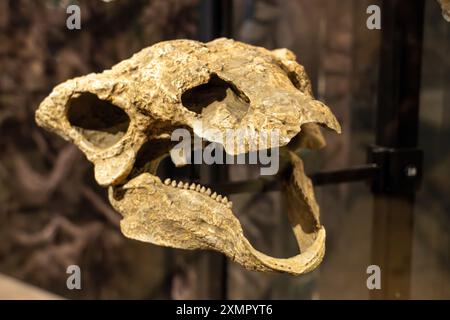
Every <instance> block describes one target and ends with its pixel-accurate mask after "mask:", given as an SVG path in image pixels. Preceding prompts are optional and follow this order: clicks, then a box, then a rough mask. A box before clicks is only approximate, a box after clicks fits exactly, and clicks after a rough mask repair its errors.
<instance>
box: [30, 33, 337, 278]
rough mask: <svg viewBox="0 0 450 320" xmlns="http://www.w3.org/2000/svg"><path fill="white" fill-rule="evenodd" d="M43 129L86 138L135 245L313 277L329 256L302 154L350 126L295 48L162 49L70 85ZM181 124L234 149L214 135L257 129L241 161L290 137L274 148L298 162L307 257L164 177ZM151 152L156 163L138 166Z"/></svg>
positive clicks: (209, 195)
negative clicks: (256, 234) (267, 135)
mask: <svg viewBox="0 0 450 320" xmlns="http://www.w3.org/2000/svg"><path fill="white" fill-rule="evenodd" d="M36 121H37V123H38V124H39V125H40V126H42V127H44V128H46V129H48V130H51V131H53V132H56V133H57V134H59V135H60V136H62V137H63V138H65V139H67V140H70V141H72V142H74V143H75V144H76V145H77V146H78V147H79V148H80V149H81V150H82V151H83V152H84V153H85V155H86V157H87V158H88V159H89V160H90V161H91V162H93V164H94V166H95V178H96V180H97V182H98V183H99V184H100V185H102V186H105V187H106V186H108V187H109V200H110V202H111V204H112V206H113V207H114V208H115V209H116V210H117V211H119V212H120V213H121V214H122V216H123V219H122V221H121V230H122V232H123V234H124V235H125V236H127V237H129V238H132V239H137V240H141V241H145V242H151V243H154V244H158V245H163V246H169V247H175V248H183V249H212V250H217V251H220V252H223V253H224V254H225V255H227V256H228V257H229V258H230V259H232V260H234V261H236V262H238V263H240V264H241V265H243V266H244V267H246V268H248V269H251V270H257V271H281V272H288V273H291V274H295V275H298V274H302V273H305V272H308V271H311V270H313V269H314V268H315V267H316V266H318V264H319V263H320V262H321V260H322V258H323V255H324V250H325V229H324V228H323V226H321V224H320V221H319V209H318V206H317V203H316V201H315V198H314V194H313V190H312V184H311V181H310V180H309V179H308V178H307V177H306V176H305V175H304V170H303V164H302V161H301V160H300V158H299V156H298V155H297V154H296V153H295V150H296V149H298V148H319V147H321V146H323V145H324V139H323V137H322V135H321V133H320V129H319V128H318V126H317V125H318V124H319V125H322V126H325V127H328V128H330V129H333V130H335V131H337V132H340V126H339V123H338V122H337V120H336V119H335V117H334V116H333V114H332V113H331V112H330V110H329V108H328V107H327V106H325V105H324V104H323V103H321V102H319V101H317V100H315V99H314V98H313V96H312V93H311V87H310V83H309V80H308V77H307V75H306V73H305V71H304V69H303V67H302V66H301V65H299V64H298V63H297V62H296V61H295V55H294V54H293V53H292V52H291V51H289V50H287V49H278V50H273V51H269V50H266V49H264V48H259V47H255V46H251V45H247V44H244V43H240V42H237V41H233V40H229V39H217V40H214V41H211V42H209V43H200V42H197V41H191V40H174V41H167V42H161V43H158V44H156V45H153V46H151V47H149V48H146V49H143V50H142V51H140V52H138V53H137V54H135V55H134V56H133V57H131V58H130V59H128V60H124V61H122V62H120V63H119V64H117V65H115V66H114V67H113V68H112V69H111V70H105V71H104V72H102V73H98V74H89V75H86V76H83V77H79V78H75V79H71V80H68V81H66V82H64V83H62V84H60V85H58V86H57V87H55V88H54V90H53V91H52V93H51V94H50V95H49V96H48V97H47V98H46V99H45V100H44V101H43V102H42V103H41V105H40V106H39V108H38V110H37V112H36ZM177 128H187V129H189V130H191V131H192V132H193V133H195V134H196V135H197V136H199V137H201V138H203V139H205V140H207V141H210V142H216V143H223V141H222V140H221V138H220V136H217V135H212V134H210V130H208V129H215V130H216V132H217V131H218V132H223V131H225V130H227V129H245V130H244V131H243V132H244V134H243V137H242V138H243V140H244V141H245V143H244V144H243V147H242V148H241V149H239V150H238V149H237V148H231V147H229V146H227V145H224V148H225V150H226V151H227V152H228V153H230V154H236V153H241V152H249V151H256V150H259V149H260V148H267V146H262V145H255V144H252V143H250V142H251V139H253V137H254V136H255V135H257V134H258V133H259V132H261V131H263V130H265V131H270V130H278V132H279V137H280V139H279V141H278V142H277V145H271V146H270V147H272V148H273V147H279V148H280V151H281V152H280V154H281V155H282V156H283V158H284V159H285V160H286V161H289V162H290V163H291V166H292V171H291V173H290V174H289V176H288V177H287V178H286V179H285V183H284V192H283V193H284V194H285V196H286V200H287V203H288V205H287V211H288V212H287V214H288V218H289V220H290V223H291V225H292V228H293V231H294V234H295V236H296V239H297V241H298V244H299V249H300V252H301V253H300V254H298V255H296V256H294V257H291V258H288V259H277V258H272V257H269V256H267V255H265V254H263V253H261V252H259V251H257V250H256V249H254V248H253V247H252V245H251V244H250V243H249V241H248V240H247V239H246V238H245V237H244V235H243V230H242V227H241V225H240V223H239V221H238V219H237V218H236V217H235V216H234V214H233V211H232V205H231V202H229V201H228V200H227V198H226V197H225V198H222V196H217V195H216V194H215V192H214V191H211V190H210V189H209V188H206V187H202V186H200V185H196V184H188V183H186V182H177V181H171V180H170V179H167V180H166V181H164V182H163V181H161V179H160V178H159V177H158V176H157V175H156V169H157V167H158V163H159V161H160V160H161V159H162V158H163V157H164V156H166V155H167V154H168V153H169V151H170V149H171V148H172V146H173V143H171V141H170V136H171V133H172V132H173V131H174V130H175V129H177ZM241 132H242V131H241ZM142 152H145V153H146V158H145V159H146V160H148V162H147V163H145V164H144V165H143V164H138V163H137V162H136V158H137V155H138V153H142Z"/></svg>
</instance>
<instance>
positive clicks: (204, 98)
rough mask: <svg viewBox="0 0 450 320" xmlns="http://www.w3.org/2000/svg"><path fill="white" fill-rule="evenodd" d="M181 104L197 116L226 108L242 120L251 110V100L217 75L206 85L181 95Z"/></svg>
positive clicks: (212, 75) (213, 75) (212, 76)
mask: <svg viewBox="0 0 450 320" xmlns="http://www.w3.org/2000/svg"><path fill="white" fill-rule="evenodd" d="M181 103H182V104H183V106H184V107H185V108H187V109H189V110H190V111H193V112H195V113H197V114H203V115H205V114H208V111H210V112H211V111H214V110H216V109H217V108H220V107H224V108H226V109H228V110H229V111H230V113H232V114H233V115H235V117H236V118H241V117H242V116H243V115H244V114H245V113H246V112H247V111H248V108H249V103H250V100H249V98H248V97H247V96H246V95H245V94H244V93H243V92H241V91H240V90H239V89H238V88H236V87H235V86H234V85H233V84H232V83H229V82H227V81H225V80H223V79H221V78H220V77H219V76H217V75H216V74H211V78H210V79H209V81H208V82H207V83H205V84H202V85H199V86H197V87H194V88H191V89H189V90H187V91H186V92H184V93H183V94H182V95H181Z"/></svg>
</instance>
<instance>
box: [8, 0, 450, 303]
mask: <svg viewBox="0 0 450 320" xmlns="http://www.w3.org/2000/svg"><path fill="white" fill-rule="evenodd" d="M205 1H209V0H203V1H200V0H115V1H109V2H108V1H101V0H95V1H87V0H86V1H81V0H80V1H64V0H47V1H33V0H2V1H0V136H1V139H0V151H1V152H0V204H1V206H0V272H1V273H4V274H7V275H10V276H13V277H15V278H18V279H21V280H23V281H25V282H27V283H30V284H32V285H35V286H38V287H40V288H43V289H46V290H48V291H50V292H53V293H55V294H57V295H60V296H63V297H68V298H79V299H87V298H102V299H106V298H128V299H129V298H139V299H148V298H173V299H178V298H187V299H190V298H215V297H217V296H216V294H217V290H216V289H215V288H216V287H217V286H221V287H222V288H225V289H224V290H225V291H226V292H225V294H226V297H228V298H243V299H259V298H287V299H311V298H312V299H320V298H326V299H347V298H356V299H366V298H368V297H369V290H368V289H367V287H366V279H367V274H366V268H367V266H369V265H370V264H372V263H371V254H370V252H371V241H372V234H371V232H372V217H373V212H372V196H371V193H370V191H369V188H368V187H367V186H366V185H365V184H363V183H357V184H346V185H339V186H327V187H318V188H316V195H317V198H318V201H319V204H320V206H321V212H322V220H323V224H324V225H325V227H326V229H327V237H328V239H327V254H326V257H325V260H324V262H323V263H322V265H321V267H320V268H319V269H318V270H316V271H314V272H313V273H311V274H308V275H306V276H301V277H292V276H288V275H266V274H260V273H254V272H249V271H246V270H244V269H243V268H242V267H240V266H239V265H236V264H233V263H230V262H228V263H226V262H225V266H224V268H225V271H224V272H222V271H221V272H217V270H216V269H215V268H214V267H213V266H214V264H213V261H216V262H214V263H217V260H218V259H219V261H220V259H222V258H221V256H220V255H218V254H215V253H208V252H197V251H196V252H186V251H181V250H175V249H169V248H161V247H157V246H154V245H151V244H144V243H139V242H136V241H132V240H128V239H126V238H125V237H124V236H123V235H122V234H121V233H120V231H119V229H118V220H119V216H118V214H116V213H115V212H114V211H113V210H112V209H111V207H110V206H109V204H108V202H107V198H106V192H105V190H103V189H101V188H99V187H98V186H97V185H96V183H95V181H94V179H93V171H92V166H91V164H90V163H89V162H88V161H87V160H86V159H85V158H84V157H83V155H82V154H81V153H80V152H79V151H78V150H77V149H76V148H75V147H74V146H73V145H71V144H69V143H66V142H65V141H62V140H61V139H59V138H58V137H56V136H55V135H52V134H49V133H47V132H45V131H44V130H42V129H40V128H38V127H37V126H36V125H35V123H34V110H35V109H36V108H37V106H38V104H39V103H40V101H42V99H43V98H44V97H45V96H47V95H48V93H49V92H50V91H51V89H52V88H53V87H54V86H55V85H57V84H58V83H60V82H62V81H64V80H67V79H69V78H72V77H75V76H79V75H83V74H86V73H90V72H98V71H101V70H103V69H106V68H110V67H111V66H112V65H114V64H115V63H117V62H119V61H121V60H123V59H125V58H128V57H130V56H131V55H132V54H133V53H135V52H136V51H138V50H140V49H142V48H144V47H147V46H149V45H152V44H154V43H156V42H159V41H162V40H170V39H176V38H189V39H199V37H200V36H199V35H200V33H201V30H200V28H201V26H202V20H204V19H206V18H205V17H204V16H202V10H201V8H202V6H204V2H205ZM374 3H377V1H367V0H319V1H310V0H293V1H283V0H234V1H232V16H233V21H232V37H233V38H235V39H237V40H241V41H245V42H248V43H251V44H255V45H260V46H264V47H267V48H269V49H271V48H279V47H286V48H289V49H291V50H293V51H294V52H295V53H296V54H297V56H298V60H299V62H300V63H301V64H303V65H304V66H305V67H306V70H307V72H308V74H309V75H310V77H311V79H312V82H313V87H314V92H315V95H316V96H317V97H318V98H319V99H321V100H323V101H325V102H326V103H327V105H329V106H331V108H332V109H333V112H334V113H335V114H336V115H337V117H338V119H339V120H340V122H341V124H342V126H343V134H342V135H340V136H336V135H333V134H329V133H328V132H326V138H327V141H328V146H327V148H325V149H324V150H321V151H319V152H314V153H305V154H304V155H303V156H304V158H305V161H306V169H307V171H308V172H314V171H319V170H323V169H336V168H344V167H348V166H350V165H357V164H361V163H364V162H365V161H366V159H365V148H366V146H367V145H368V144H371V143H373V142H374V133H373V132H374V123H375V119H374V116H375V113H374V112H375V107H376V94H377V83H378V74H377V71H378V55H379V43H380V32H379V31H377V30H374V31H373V30H372V31H371V30H368V29H367V28H366V19H367V14H366V8H367V6H368V5H370V4H374ZM69 4H77V5H79V6H80V8H81V21H82V22H81V30H68V29H67V28H66V19H67V17H68V15H67V14H66V7H67V6H68V5H69ZM449 26H450V24H449V23H447V22H445V20H444V19H443V18H442V17H441V12H440V8H439V6H438V4H437V2H436V1H433V0H427V1H426V12H425V38H424V39H425V40H424V53H423V76H422V90H421V117H420V146H421V148H423V149H424V151H425V178H424V183H423V186H422V189H421V191H420V193H419V196H418V201H417V208H416V211H415V227H414V228H415V229H414V246H413V261H412V263H413V274H412V279H411V283H412V288H411V297H412V298H425V299H430V298H445V299H449V298H450V250H449V248H450V197H449V196H450V179H449V178H450V140H449V135H450V111H449V108H450V103H449V102H450V99H449V94H450V90H449V89H450V81H449V80H450V60H449V58H448V52H449V51H450V50H449V49H450V43H449V39H450V37H449V35H450V27H449ZM386 81H389V79H386ZM255 175H257V170H255V169H254V168H249V167H245V166H237V165H236V166H231V167H230V168H229V176H230V178H231V179H235V180H237V179H242V178H245V177H248V178H250V177H254V176H255ZM232 200H233V202H234V203H235V207H236V208H237V213H238V214H239V216H238V218H239V219H240V221H241V223H242V224H243V228H244V231H245V232H246V235H247V236H248V237H249V239H250V241H251V242H252V243H253V244H254V245H255V247H256V248H258V249H260V250H262V251H264V252H267V253H269V254H272V255H274V256H278V257H287V256H289V255H292V254H295V253H296V247H295V241H294V238H293V236H292V235H291V233H290V230H289V227H288V224H287V219H285V218H286V217H285V214H284V212H283V203H282V202H281V197H280V195H279V194H277V193H276V192H274V193H270V194H242V195H236V196H232ZM71 264H77V265H79V266H80V267H81V270H82V287H83V289H82V290H68V289H67V287H66V279H67V276H68V275H67V274H66V268H67V266H68V265H71ZM224 275H226V277H225V278H224ZM1 289H2V288H0V290H1Z"/></svg>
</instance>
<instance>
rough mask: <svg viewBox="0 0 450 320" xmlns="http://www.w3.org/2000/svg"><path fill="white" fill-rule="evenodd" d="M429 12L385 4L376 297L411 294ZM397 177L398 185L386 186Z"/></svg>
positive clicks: (401, 2) (407, 1) (396, 2)
mask: <svg viewBox="0 0 450 320" xmlns="http://www.w3.org/2000/svg"><path fill="white" fill-rule="evenodd" d="M423 16H424V0H384V1H383V3H382V41H381V56H380V74H379V79H380V80H379V88H378V90H379V91H378V110H377V130H376V144H377V147H376V149H377V151H380V150H387V153H383V156H382V157H380V158H382V160H381V163H383V165H384V166H385V168H388V169H389V170H387V171H385V173H386V175H385V176H384V177H383V179H385V181H384V182H383V185H384V187H382V188H379V189H378V190H374V191H375V199H374V217H373V234H372V259H373V260H372V262H373V264H376V265H378V266H380V268H381V279H382V281H381V290H372V291H371V298H373V299H408V298H409V297H410V278H411V258H412V239H413V208H414V200H415V192H416V190H415V188H414V187H405V186H407V184H405V182H408V179H409V178H411V179H414V177H416V176H418V175H421V172H420V171H421V167H420V164H421V153H420V150H417V149H416V148H417V137H418V119H419V94H420V73H421V57H422V37H423ZM403 152H404V155H411V154H412V152H416V153H415V154H416V155H417V157H415V160H414V159H413V160H412V162H411V164H409V158H410V157H409V156H403V157H402V156H401V154H403ZM380 154H381V152H380ZM376 157H377V156H375V158H376ZM380 158H378V159H380ZM413 158H414V157H413ZM392 177H395V183H394V184H392V183H387V187H386V180H387V181H388V182H389V181H390V182H392V180H390V179H392ZM399 181H400V182H399ZM397 182H398V183H397ZM412 185H414V183H412Z"/></svg>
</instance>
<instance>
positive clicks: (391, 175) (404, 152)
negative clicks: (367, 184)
mask: <svg viewBox="0 0 450 320" xmlns="http://www.w3.org/2000/svg"><path fill="white" fill-rule="evenodd" d="M367 156H368V162H370V163H374V164H375V165H376V166H377V167H378V172H377V174H376V175H375V177H374V179H372V191H373V192H374V193H377V194H380V193H388V194H402V193H411V192H415V191H416V190H417V189H418V188H419V187H420V184H421V180H422V162H423V152H422V150H420V149H417V148H385V147H380V146H376V145H375V146H371V147H369V149H368V154H367Z"/></svg>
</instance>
